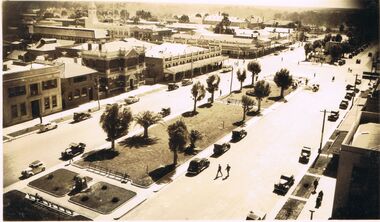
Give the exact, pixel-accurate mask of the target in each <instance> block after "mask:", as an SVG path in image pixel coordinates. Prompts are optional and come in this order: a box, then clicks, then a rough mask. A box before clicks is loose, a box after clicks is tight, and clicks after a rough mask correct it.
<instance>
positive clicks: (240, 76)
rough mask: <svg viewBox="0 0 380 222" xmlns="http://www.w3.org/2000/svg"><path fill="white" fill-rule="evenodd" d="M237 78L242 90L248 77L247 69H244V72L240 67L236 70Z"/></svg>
mask: <svg viewBox="0 0 380 222" xmlns="http://www.w3.org/2000/svg"><path fill="white" fill-rule="evenodd" d="M236 75H237V79H238V80H239V82H240V90H242V89H243V82H244V80H245V79H246V78H247V71H246V70H245V69H244V70H243V72H241V71H240V69H239V70H238V71H237V72H236Z"/></svg>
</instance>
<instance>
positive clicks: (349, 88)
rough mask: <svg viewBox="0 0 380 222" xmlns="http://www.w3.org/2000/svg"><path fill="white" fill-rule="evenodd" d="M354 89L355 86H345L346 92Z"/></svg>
mask: <svg viewBox="0 0 380 222" xmlns="http://www.w3.org/2000/svg"><path fill="white" fill-rule="evenodd" d="M354 88H355V86H353V85H351V84H347V85H346V90H353V89H354Z"/></svg>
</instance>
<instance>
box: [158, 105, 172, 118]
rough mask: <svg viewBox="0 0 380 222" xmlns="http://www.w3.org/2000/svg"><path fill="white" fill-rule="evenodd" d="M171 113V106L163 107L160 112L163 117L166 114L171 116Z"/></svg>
mask: <svg viewBox="0 0 380 222" xmlns="http://www.w3.org/2000/svg"><path fill="white" fill-rule="evenodd" d="M170 113H171V109H170V107H166V108H162V109H161V112H159V113H158V114H160V115H161V116H162V117H166V116H169V115H170Z"/></svg>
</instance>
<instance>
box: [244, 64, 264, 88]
mask: <svg viewBox="0 0 380 222" xmlns="http://www.w3.org/2000/svg"><path fill="white" fill-rule="evenodd" d="M247 69H248V71H250V72H251V73H252V85H254V81H255V76H256V75H258V74H259V73H260V72H261V65H260V63H258V62H256V61H251V62H249V63H248V65H247Z"/></svg>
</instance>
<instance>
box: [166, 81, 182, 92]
mask: <svg viewBox="0 0 380 222" xmlns="http://www.w3.org/2000/svg"><path fill="white" fill-rule="evenodd" d="M178 88H179V86H178V84H176V83H168V90H169V91H172V90H176V89H178Z"/></svg>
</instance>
